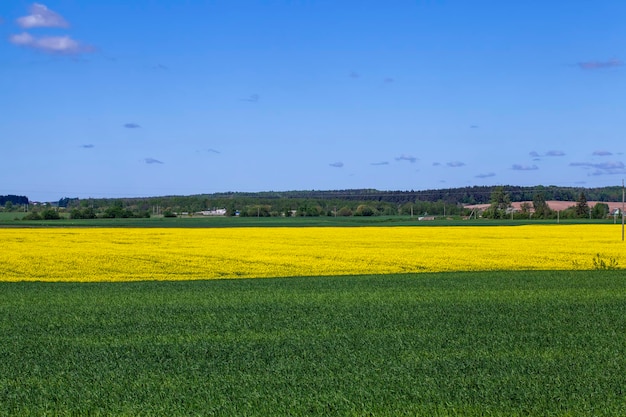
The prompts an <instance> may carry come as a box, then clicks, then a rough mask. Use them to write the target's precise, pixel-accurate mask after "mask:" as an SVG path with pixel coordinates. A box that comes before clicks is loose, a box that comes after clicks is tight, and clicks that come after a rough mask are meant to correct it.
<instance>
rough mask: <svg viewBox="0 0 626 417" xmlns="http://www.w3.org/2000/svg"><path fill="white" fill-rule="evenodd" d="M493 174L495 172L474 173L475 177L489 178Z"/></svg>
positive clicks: (493, 175) (494, 174)
mask: <svg viewBox="0 0 626 417" xmlns="http://www.w3.org/2000/svg"><path fill="white" fill-rule="evenodd" d="M495 176H496V173H495V172H487V173H486V174H478V175H476V178H490V177H495Z"/></svg>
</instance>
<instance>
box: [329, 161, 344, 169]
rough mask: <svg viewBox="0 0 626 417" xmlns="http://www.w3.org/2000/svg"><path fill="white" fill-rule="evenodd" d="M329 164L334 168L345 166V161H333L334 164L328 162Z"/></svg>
mask: <svg viewBox="0 0 626 417" xmlns="http://www.w3.org/2000/svg"><path fill="white" fill-rule="evenodd" d="M328 165H329V166H331V167H333V168H342V167H343V162H333V163H332V164H328Z"/></svg>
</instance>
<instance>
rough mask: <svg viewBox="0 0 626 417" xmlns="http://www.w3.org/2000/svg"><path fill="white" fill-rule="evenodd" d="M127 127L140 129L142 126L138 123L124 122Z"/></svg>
mask: <svg viewBox="0 0 626 417" xmlns="http://www.w3.org/2000/svg"><path fill="white" fill-rule="evenodd" d="M123 126H124V127H125V128H126V129H139V128H140V127H141V126H140V125H138V124H137V123H124V125H123Z"/></svg>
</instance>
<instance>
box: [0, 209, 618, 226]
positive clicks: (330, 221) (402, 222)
mask: <svg viewBox="0 0 626 417" xmlns="http://www.w3.org/2000/svg"><path fill="white" fill-rule="evenodd" d="M25 214H26V213H20V212H10V213H3V212H0V227H182V228H194V227H326V226H339V227H341V226H348V227H349V226H469V225H471V226H515V225H522V224H557V221H556V220H554V219H550V220H510V219H502V220H493V219H472V220H463V219H461V218H460V217H453V218H452V217H449V218H437V219H436V220H433V221H430V220H426V221H420V220H419V217H418V216H414V217H411V216H371V217H359V216H350V217H332V216H320V217H289V218H285V217H225V216H183V217H175V218H164V217H151V218H147V219H146V218H140V219H92V220H85V219H80V220H72V219H69V218H62V219H60V220H21V218H22V217H24V215H25ZM66 215H67V214H66V213H64V216H66ZM559 223H561V224H585V223H593V224H598V223H607V224H608V223H610V224H612V223H614V219H608V218H607V219H601V220H597V219H593V220H589V219H561V220H560V221H559Z"/></svg>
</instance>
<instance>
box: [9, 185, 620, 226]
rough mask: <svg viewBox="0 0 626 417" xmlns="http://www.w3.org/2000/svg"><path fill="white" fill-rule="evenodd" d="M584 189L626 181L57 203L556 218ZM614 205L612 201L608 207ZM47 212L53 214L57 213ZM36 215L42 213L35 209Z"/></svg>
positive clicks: (139, 213)
mask: <svg viewBox="0 0 626 417" xmlns="http://www.w3.org/2000/svg"><path fill="white" fill-rule="evenodd" d="M581 195H584V198H585V201H586V200H595V201H600V202H602V201H620V200H621V195H622V189H621V187H618V186H616V187H603V188H580V187H557V186H534V187H520V186H509V185H504V186H471V187H458V188H447V189H434V190H420V191H415V190H410V191H380V190H376V189H352V190H329V191H323V190H303V191H284V192H275V191H265V192H255V193H246V192H226V193H213V194H201V195H190V196H161V197H141V198H116V199H110V198H97V199H94V198H88V199H80V198H69V197H63V198H61V199H60V200H59V201H58V202H55V203H52V204H51V206H56V207H55V208H58V209H62V210H63V211H65V212H66V213H68V215H69V217H71V218H74V219H94V218H130V217H150V216H153V215H159V216H165V217H169V216H180V215H188V214H193V213H196V212H200V211H203V210H209V209H214V208H222V209H226V215H228V216H236V215H238V216H244V217H245V216H249V217H272V216H273V217H276V216H283V217H290V216H306V217H311V216H378V215H411V214H414V215H435V216H444V215H445V216H467V215H470V214H471V210H468V209H465V208H464V206H466V205H471V204H487V203H489V204H490V207H489V209H488V210H486V211H485V213H483V215H484V216H485V217H490V218H504V217H510V216H511V212H512V210H511V208H510V203H512V202H520V201H527V202H528V201H530V202H532V203H527V204H525V205H524V204H523V205H522V209H521V211H520V212H519V213H514V217H515V216H522V217H523V216H528V217H530V216H534V218H552V217H554V216H557V215H563V216H569V215H570V214H571V213H570V212H564V213H556V212H553V211H551V210H550V208H549V207H548V206H547V203H545V202H546V201H549V200H557V201H571V202H572V205H573V206H574V204H575V203H576V204H577V203H578V202H580V199H581ZM0 201H1V202H3V206H4V211H12V210H17V209H18V208H20V207H22V206H24V205H25V204H28V202H29V201H28V198H26V197H22V196H0ZM597 206H598V207H599V208H595V207H594V210H596V212H597V213H596V212H594V213H592V216H594V215H596V214H597V215H599V210H601V209H602V208H603V205H597ZM47 208H48V209H49V207H47V206H45V205H43V206H41V205H40V206H38V207H34V206H32V205H31V209H30V211H34V212H38V213H39V215H40V216H41V215H42V212H43V210H45V209H47ZM585 210H586V209H584V207H582V208H579V209H578V212H579V213H578V212H577V213H574V214H572V215H575V216H583V212H584V213H585V214H586V215H587V216H588V215H589V212H590V211H589V210H587V211H585ZM607 211H608V207H607ZM47 215H48V216H49V217H50V216H53V214H51V213H49V212H48V213H47ZM32 216H36V215H35V214H33V215H32Z"/></svg>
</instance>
